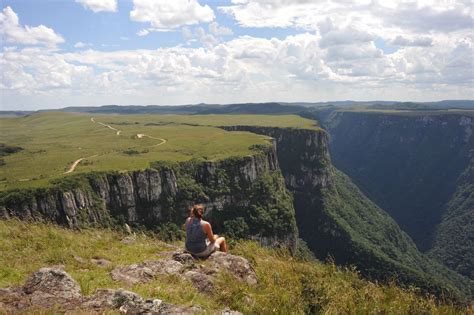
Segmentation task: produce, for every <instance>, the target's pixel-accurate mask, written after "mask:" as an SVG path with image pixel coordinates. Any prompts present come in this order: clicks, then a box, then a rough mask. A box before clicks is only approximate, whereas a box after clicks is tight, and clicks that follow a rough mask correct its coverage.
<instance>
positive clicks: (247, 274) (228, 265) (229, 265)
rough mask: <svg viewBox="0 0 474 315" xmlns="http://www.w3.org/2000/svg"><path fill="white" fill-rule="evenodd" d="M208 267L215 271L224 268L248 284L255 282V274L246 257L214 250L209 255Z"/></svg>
mask: <svg viewBox="0 0 474 315" xmlns="http://www.w3.org/2000/svg"><path fill="white" fill-rule="evenodd" d="M208 260H209V268H210V269H213V270H215V271H216V273H217V272H219V271H220V270H222V269H224V270H226V271H228V272H230V273H231V274H232V275H234V276H235V277H236V278H237V279H239V280H242V281H245V282H246V283H247V284H249V285H255V284H257V275H256V274H255V271H254V270H253V268H252V266H250V263H249V261H248V260H247V259H245V258H243V257H241V256H236V255H231V254H227V253H223V252H215V253H213V254H212V255H211V256H210V257H209V259H208Z"/></svg>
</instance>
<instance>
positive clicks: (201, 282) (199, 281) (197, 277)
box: [183, 270, 214, 293]
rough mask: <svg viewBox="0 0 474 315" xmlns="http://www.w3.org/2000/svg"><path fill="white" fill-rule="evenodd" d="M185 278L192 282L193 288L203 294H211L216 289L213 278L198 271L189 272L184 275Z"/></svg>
mask: <svg viewBox="0 0 474 315" xmlns="http://www.w3.org/2000/svg"><path fill="white" fill-rule="evenodd" d="M183 276H184V278H186V279H188V280H190V281H191V283H192V284H193V286H194V287H195V288H196V289H198V290H199V291H201V292H206V293H211V292H212V290H213V289H214V284H213V283H212V277H211V276H209V275H206V274H204V273H201V272H198V271H192V270H190V271H187V272H185V273H184V274H183Z"/></svg>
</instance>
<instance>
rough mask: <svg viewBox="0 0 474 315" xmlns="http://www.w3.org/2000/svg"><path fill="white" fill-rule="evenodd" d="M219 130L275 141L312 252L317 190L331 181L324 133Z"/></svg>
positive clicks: (302, 232)
mask: <svg viewBox="0 0 474 315" xmlns="http://www.w3.org/2000/svg"><path fill="white" fill-rule="evenodd" d="M222 128H223V129H225V130H229V131H249V132H253V133H257V134H263V135H267V136H270V137H272V138H274V139H275V141H276V148H277V156H278V162H279V164H280V167H281V170H282V173H283V176H284V177H285V184H286V187H287V188H288V189H289V190H290V191H291V192H292V193H293V197H294V207H295V211H296V222H297V224H298V230H299V233H300V236H301V238H302V239H304V240H305V241H306V242H307V243H308V245H309V246H310V248H313V249H314V244H315V243H316V242H317V241H318V240H317V238H318V236H317V235H316V233H315V222H316V220H317V213H318V209H320V208H321V207H322V204H321V196H322V191H321V190H322V189H323V188H325V187H328V186H329V185H331V183H332V178H333V176H332V172H331V168H330V165H331V161H330V156H329V139H328V135H327V133H326V132H325V131H323V130H310V129H295V128H272V127H256V126H230V127H227V126H226V127H222ZM310 218H313V219H310Z"/></svg>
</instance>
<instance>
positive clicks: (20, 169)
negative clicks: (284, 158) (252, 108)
mask: <svg viewBox="0 0 474 315" xmlns="http://www.w3.org/2000/svg"><path fill="white" fill-rule="evenodd" d="M314 124H315V122H314V121H312V120H308V119H304V118H301V117H298V116H295V115H287V116H270V115H205V116H197V115H196V116H185V115H159V116H158V115H84V114H71V113H54V112H53V113H37V114H33V115H30V116H25V117H17V118H0V143H3V144H6V145H9V146H19V147H22V148H23V150H21V151H19V152H17V153H14V154H9V155H6V156H3V157H0V158H1V159H2V160H3V162H2V164H3V165H1V166H0V190H5V189H10V188H23V187H41V186H45V185H48V182H49V181H50V180H52V179H55V178H59V177H62V176H69V175H71V174H77V173H85V172H90V171H110V170H116V171H120V170H134V169H144V168H146V167H148V166H149V164H150V162H152V161H158V160H160V161H185V160H189V159H192V158H197V159H204V160H219V159H223V158H226V157H230V156H243V155H249V154H252V151H251V149H250V147H251V146H252V145H255V144H267V145H268V144H269V142H268V141H267V140H266V139H268V137H265V136H261V135H256V134H252V133H247V132H228V131H225V130H222V129H220V128H215V126H223V125H260V126H276V127H294V128H318V127H317V126H315V125H314ZM107 126H110V127H107ZM79 159H83V160H81V161H80V162H78V163H76V165H77V166H76V167H75V169H74V171H72V172H70V173H68V174H64V173H65V172H67V171H68V170H70V168H71V166H72V165H73V164H74V162H75V161H77V160H79Z"/></svg>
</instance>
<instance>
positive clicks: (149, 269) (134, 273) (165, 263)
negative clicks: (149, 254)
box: [110, 259, 184, 284]
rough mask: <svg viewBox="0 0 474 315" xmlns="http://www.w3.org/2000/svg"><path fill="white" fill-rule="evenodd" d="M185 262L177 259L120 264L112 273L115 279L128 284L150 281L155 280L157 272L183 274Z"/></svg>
mask: <svg viewBox="0 0 474 315" xmlns="http://www.w3.org/2000/svg"><path fill="white" fill-rule="evenodd" d="M183 267H184V266H183V264H181V263H180V262H178V261H175V260H169V259H168V260H165V259H160V260H155V261H145V262H144V263H141V264H133V265H129V266H119V267H116V268H115V269H113V270H112V271H111V273H110V275H111V276H112V279H114V280H115V281H123V282H126V283H128V284H135V283H140V282H142V283H143V282H148V281H151V280H153V278H154V277H155V276H156V275H157V274H181V271H182V270H183Z"/></svg>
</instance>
